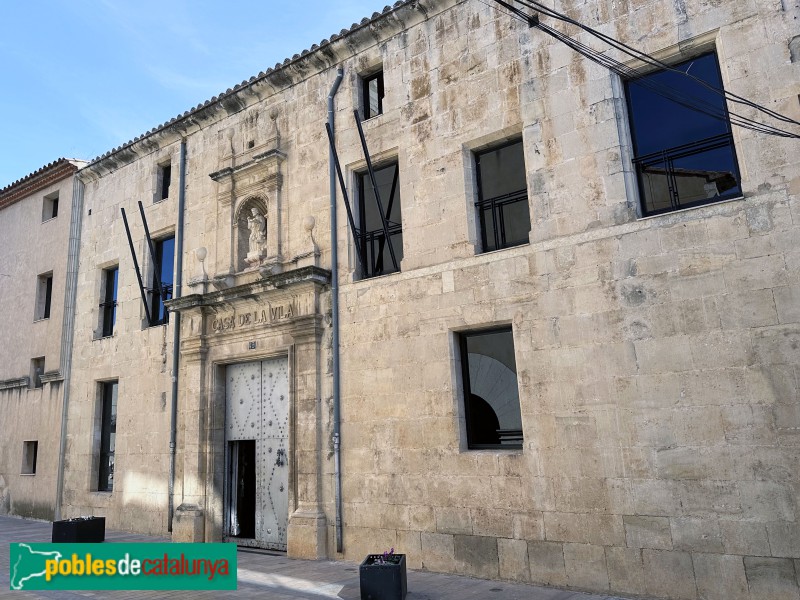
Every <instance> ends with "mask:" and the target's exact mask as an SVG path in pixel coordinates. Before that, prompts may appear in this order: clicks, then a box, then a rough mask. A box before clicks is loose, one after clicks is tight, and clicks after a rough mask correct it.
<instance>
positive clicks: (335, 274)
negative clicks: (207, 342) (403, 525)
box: [328, 67, 344, 553]
mask: <svg viewBox="0 0 800 600" xmlns="http://www.w3.org/2000/svg"><path fill="white" fill-rule="evenodd" d="M343 77H344V69H343V68H342V67H339V70H338V71H337V72H336V81H334V82H333V87H331V91H330V93H329V94H328V125H330V127H331V138H332V139H333V136H334V132H335V131H336V130H335V129H334V126H333V97H334V96H335V95H336V92H337V91H339V85H340V84H341V83H342V78H343ZM328 173H329V179H330V196H331V313H332V323H331V325H332V328H333V340H332V341H331V352H332V353H333V470H334V478H335V485H334V487H335V502H336V552H338V553H341V552H342V469H341V448H340V445H341V444H340V441H341V440H340V438H341V424H340V421H341V412H340V402H341V396H340V393H339V243H338V240H337V237H336V169H335V167H334V164H333V149H329V150H328Z"/></svg>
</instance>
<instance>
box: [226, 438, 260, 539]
mask: <svg viewBox="0 0 800 600" xmlns="http://www.w3.org/2000/svg"><path fill="white" fill-rule="evenodd" d="M228 454H229V456H230V461H231V462H230V473H231V477H230V480H229V481H230V490H229V494H230V495H229V497H230V499H231V504H230V506H231V511H230V518H231V522H230V535H231V537H238V538H243V539H254V538H255V537H256V441H255V440H240V441H237V442H229V453H228Z"/></svg>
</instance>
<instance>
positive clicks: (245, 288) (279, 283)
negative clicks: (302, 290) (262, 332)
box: [164, 266, 331, 312]
mask: <svg viewBox="0 0 800 600" xmlns="http://www.w3.org/2000/svg"><path fill="white" fill-rule="evenodd" d="M330 280H331V273H330V271H327V270H325V269H321V268H319V267H314V266H310V267H302V268H300V269H293V270H291V271H286V272H284V273H277V274H275V275H268V276H266V277H264V278H263V279H260V280H258V281H254V282H252V283H247V284H244V285H239V286H236V287H232V288H228V289H225V290H218V291H214V292H209V293H207V294H189V295H187V296H182V297H181V298H176V299H174V300H168V301H167V302H165V303H164V304H166V306H167V307H168V308H169V310H170V311H175V312H180V311H184V310H186V311H188V310H191V309H193V308H198V307H204V306H214V305H218V304H228V303H230V302H233V301H235V300H244V299H248V298H252V297H253V296H255V295H258V294H263V293H265V292H269V291H272V290H284V289H290V288H293V287H297V286H301V285H303V284H308V283H310V284H312V285H315V286H324V285H328V284H329V283H330Z"/></svg>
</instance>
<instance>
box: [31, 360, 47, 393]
mask: <svg viewBox="0 0 800 600" xmlns="http://www.w3.org/2000/svg"><path fill="white" fill-rule="evenodd" d="M42 375H44V356H40V357H38V358H34V359H31V375H30V377H31V388H32V389H38V388H40V387H42Z"/></svg>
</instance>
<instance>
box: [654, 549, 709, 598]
mask: <svg viewBox="0 0 800 600" xmlns="http://www.w3.org/2000/svg"><path fill="white" fill-rule="evenodd" d="M642 558H643V560H644V574H645V582H646V583H645V588H646V590H647V593H648V594H652V595H654V596H658V597H660V598H674V599H675V600H695V599H696V598H697V586H696V585H695V580H694V569H693V567H692V557H691V555H690V554H689V553H688V552H674V551H669V550H642Z"/></svg>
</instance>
